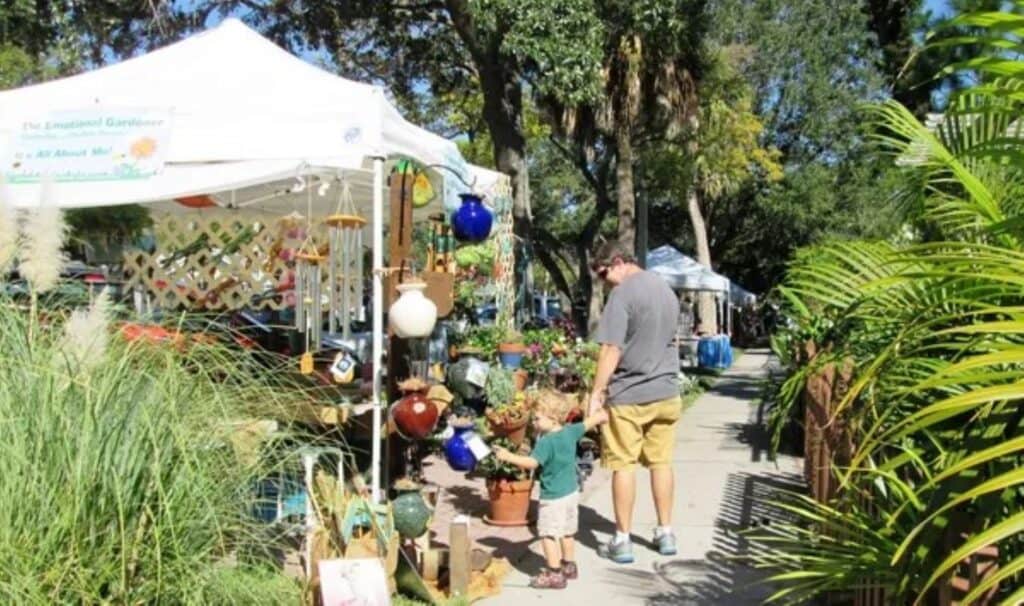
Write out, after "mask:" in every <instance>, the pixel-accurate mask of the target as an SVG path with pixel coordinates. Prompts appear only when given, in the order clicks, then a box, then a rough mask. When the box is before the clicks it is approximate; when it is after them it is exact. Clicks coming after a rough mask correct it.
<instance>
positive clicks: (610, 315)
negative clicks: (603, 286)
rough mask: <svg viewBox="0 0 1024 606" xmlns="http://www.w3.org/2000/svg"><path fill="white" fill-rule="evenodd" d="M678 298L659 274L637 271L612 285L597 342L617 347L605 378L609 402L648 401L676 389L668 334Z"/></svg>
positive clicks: (674, 358) (676, 365) (676, 368)
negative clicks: (617, 355)
mask: <svg viewBox="0 0 1024 606" xmlns="http://www.w3.org/2000/svg"><path fill="white" fill-rule="evenodd" d="M678 317H679V301H678V300H677V299H676V295H675V293H673V292H672V289H671V288H669V286H668V284H666V283H665V280H663V279H662V278H661V277H659V276H658V275H657V274H654V273H652V272H649V271H641V272H637V273H635V274H633V275H631V276H629V277H627V278H626V279H625V280H623V281H622V283H620V284H619V285H618V286H616V287H615V288H613V289H612V291H611V294H610V295H609V296H608V302H607V303H606V304H605V306H604V311H603V312H601V320H600V322H599V323H598V325H597V336H596V338H595V340H596V341H597V342H598V343H602V344H607V345H614V346H616V347H618V348H619V349H620V350H622V357H621V358H620V359H619V366H618V367H617V368H616V369H615V372H614V373H613V374H612V378H611V381H610V382H609V383H608V403H609V404H647V403H651V402H657V401H658V400H665V399H667V398H671V397H673V396H677V395H679V385H678V373H679V351H678V349H676V346H675V343H674V342H673V339H674V337H675V332H676V319H677V318H678Z"/></svg>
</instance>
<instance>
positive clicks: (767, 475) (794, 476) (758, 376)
mask: <svg viewBox="0 0 1024 606" xmlns="http://www.w3.org/2000/svg"><path fill="white" fill-rule="evenodd" d="M770 362H771V357H770V355H769V353H768V352H767V351H764V350H751V351H747V352H746V353H745V354H744V355H743V356H742V357H741V358H740V359H739V360H737V361H736V363H735V365H734V366H733V368H731V369H730V370H729V371H728V372H726V373H725V374H723V375H722V377H721V378H719V379H718V381H717V382H716V384H715V386H714V387H713V388H712V389H711V390H710V391H709V392H708V393H706V394H705V395H703V396H702V397H701V398H700V399H699V400H698V401H697V402H696V403H695V404H694V405H693V406H692V407H690V408H689V409H688V410H687V411H686V412H685V413H684V415H683V418H682V420H681V421H680V424H679V428H678V431H677V434H676V447H675V474H676V502H675V508H674V514H673V517H674V520H673V522H674V523H673V526H674V527H675V530H676V536H677V537H678V541H679V554H678V556H675V557H662V556H659V555H658V554H657V553H656V552H654V551H653V550H652V547H653V545H652V543H651V537H652V533H653V530H654V527H655V525H656V524H657V519H656V517H655V513H654V504H653V502H652V500H651V494H650V489H649V488H648V479H647V478H648V474H647V473H646V472H645V471H643V470H640V471H638V476H637V504H636V511H635V514H634V525H633V550H634V555H635V556H636V562H635V563H634V564H632V565H627V566H622V565H617V564H613V563H611V562H609V561H607V560H602V559H601V558H599V557H598V555H597V551H596V550H597V546H598V544H599V543H602V542H604V541H606V540H607V539H608V537H609V536H610V535H611V534H612V533H613V532H614V529H615V527H614V522H613V520H614V515H613V510H612V502H611V485H610V479H611V476H610V474H608V473H605V472H604V471H603V470H601V471H596V472H595V473H594V475H593V476H592V477H591V478H590V480H589V481H588V485H587V487H586V490H585V491H584V494H583V495H582V499H581V506H580V532H579V534H578V535H577V537H576V538H577V547H576V551H577V554H576V557H577V561H578V563H579V566H580V578H579V580H577V581H572V582H570V585H569V587H568V588H567V589H566V590H563V591H550V590H548V591H543V590H535V589H530V588H529V587H528V580H529V576H530V575H531V574H535V573H536V572H537V570H539V568H540V567H541V566H542V565H543V562H544V560H543V558H542V557H541V555H540V542H539V541H537V540H533V542H532V544H531V545H530V550H529V551H527V552H525V553H523V555H522V556H521V557H518V558H516V559H515V561H513V562H512V563H513V565H514V566H515V570H514V571H513V573H512V574H511V575H510V576H509V577H508V579H507V580H506V582H505V584H504V587H503V590H502V592H501V594H500V595H498V596H496V597H494V598H490V599H487V600H484V601H483V602H482V603H483V604H485V606H502V605H509V606H513V605H514V606H521V605H522V604H524V603H537V602H541V601H545V602H561V603H564V604H594V605H597V604H621V605H626V604H629V605H633V604H642V603H643V604H651V605H655V604H681V605H682V604H686V605H688V604H701V605H709V604H722V605H726V604H728V605H731V606H743V605H746V604H760V603H761V602H762V601H763V600H764V599H765V598H766V597H768V596H769V595H770V594H771V591H770V589H769V588H768V587H766V586H763V585H757V584H755V581H756V580H757V579H758V576H757V572H756V571H754V570H752V569H749V568H747V567H745V566H743V565H741V564H737V563H735V562H732V561H731V560H730V559H729V558H730V557H731V556H737V555H742V554H744V553H745V549H746V544H745V542H744V540H743V539H742V538H741V537H739V536H738V534H737V530H739V529H742V528H747V527H749V526H751V525H754V524H760V523H763V522H764V521H765V519H766V518H769V517H770V516H771V513H770V512H769V511H768V510H767V509H766V508H765V506H764V505H763V503H762V501H763V499H765V498H770V496H771V494H772V492H773V491H774V490H776V489H777V488H779V487H792V485H793V483H794V482H799V481H800V473H801V471H802V460H801V459H797V458H794V457H784V456H782V455H780V456H779V459H778V461H775V462H771V461H768V460H767V453H766V451H765V448H766V441H767V437H766V436H765V434H764V430H763V427H762V425H761V420H762V419H761V418H760V416H761V414H762V413H761V410H760V407H759V405H758V402H757V400H758V398H759V396H760V393H761V380H762V379H763V378H764V377H765V376H766V375H767V372H768V365H769V364H770Z"/></svg>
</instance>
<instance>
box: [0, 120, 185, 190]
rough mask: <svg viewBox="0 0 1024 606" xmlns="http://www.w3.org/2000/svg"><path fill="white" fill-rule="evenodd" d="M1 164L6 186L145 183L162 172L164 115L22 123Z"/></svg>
mask: <svg viewBox="0 0 1024 606" xmlns="http://www.w3.org/2000/svg"><path fill="white" fill-rule="evenodd" d="M17 128H18V130H17V132H15V133H13V136H12V140H11V146H10V151H9V153H8V154H7V155H6V156H5V157H3V158H0V160H2V162H3V165H2V168H0V170H2V172H3V174H4V176H5V177H6V178H7V180H8V181H9V182H10V183H38V182H40V181H42V180H43V179H53V180H54V181H67V182H76V181H125V180H134V179H147V178H149V177H152V176H153V175H155V174H157V173H159V172H160V171H161V170H162V169H163V166H164V156H165V154H166V151H167V147H168V143H169V141H170V134H171V115H170V111H168V110H160V109H153V108H134V109H132V108H102V107H97V108H90V109H86V110H77V111H59V112H51V113H48V114H45V115H41V116H39V117H38V118H32V119H26V120H23V121H22V122H21V124H19V125H18V127H17Z"/></svg>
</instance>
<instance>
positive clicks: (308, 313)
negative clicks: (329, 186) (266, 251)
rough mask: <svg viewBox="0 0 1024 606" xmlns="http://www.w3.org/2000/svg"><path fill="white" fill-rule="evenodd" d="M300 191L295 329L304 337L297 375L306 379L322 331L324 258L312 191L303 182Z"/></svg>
mask: <svg viewBox="0 0 1024 606" xmlns="http://www.w3.org/2000/svg"><path fill="white" fill-rule="evenodd" d="M301 188H302V189H305V190H306V206H307V208H306V238H305V240H303V242H302V245H301V246H300V247H299V252H298V254H296V255H295V328H296V330H298V331H299V332H300V333H302V334H303V335H304V337H305V339H304V341H305V351H304V352H303V353H302V358H301V359H300V361H299V371H300V372H301V373H302V374H306V375H308V374H312V372H313V352H316V351H319V350H320V338H321V330H322V329H323V312H322V310H321V303H322V300H321V292H320V280H321V267H320V266H321V263H322V262H323V261H324V257H323V256H322V255H321V254H320V253H319V251H318V250H317V248H316V243H315V242H314V241H313V219H312V217H313V190H312V188H310V186H309V184H308V183H306V182H305V181H303V183H302V186H301Z"/></svg>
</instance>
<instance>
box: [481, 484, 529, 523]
mask: <svg viewBox="0 0 1024 606" xmlns="http://www.w3.org/2000/svg"><path fill="white" fill-rule="evenodd" d="M532 492H533V479H532V478H531V479H528V480H495V479H488V480H487V494H488V496H489V497H490V499H491V512H490V515H489V516H484V522H486V523H488V524H491V525H492V526H526V524H527V521H526V513H527V511H529V509H530V494H531V493H532Z"/></svg>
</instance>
